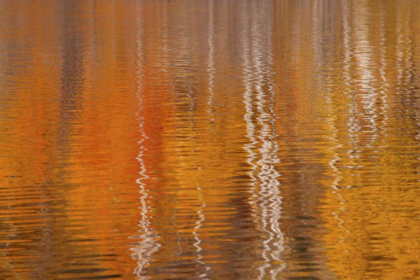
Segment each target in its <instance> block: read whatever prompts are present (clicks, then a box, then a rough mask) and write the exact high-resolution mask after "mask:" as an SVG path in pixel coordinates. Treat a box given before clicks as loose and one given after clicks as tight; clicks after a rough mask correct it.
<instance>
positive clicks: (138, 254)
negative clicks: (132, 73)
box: [130, 8, 161, 279]
mask: <svg viewBox="0 0 420 280" xmlns="http://www.w3.org/2000/svg"><path fill="white" fill-rule="evenodd" d="M137 14H141V13H140V8H138V12H137ZM137 26H138V34H137V38H136V41H137V91H136V97H137V99H138V103H139V110H138V112H137V121H138V124H139V133H140V135H141V137H140V140H139V142H138V144H139V154H138V156H137V158H136V159H137V160H138V162H139V164H140V172H139V175H140V177H139V178H138V179H137V181H136V183H137V184H138V185H139V187H140V195H141V197H140V207H139V209H140V210H141V220H140V221H139V227H140V233H141V234H140V235H136V236H131V237H130V238H132V239H140V242H139V246H137V247H134V248H131V250H132V251H133V253H132V254H131V256H132V258H133V259H134V260H137V267H136V268H135V269H134V272H133V274H134V275H136V276H139V277H141V279H148V277H147V276H142V274H143V270H144V269H145V268H146V267H147V266H148V265H149V261H150V258H151V256H152V254H153V253H155V252H156V251H157V250H158V249H159V248H160V246H161V245H160V244H159V243H157V242H156V238H157V234H156V233H155V232H154V231H153V229H152V228H151V221H150V219H151V214H150V213H149V206H148V205H147V203H148V199H149V192H148V190H147V189H146V184H145V183H144V180H146V179H147V178H148V176H147V174H146V173H147V168H146V165H145V162H144V152H145V151H146V150H147V149H146V147H145V145H144V141H145V140H146V139H147V135H146V133H145V130H144V120H143V116H142V109H143V102H142V79H143V74H142V44H141V35H142V28H141V24H140V19H138V18H137Z"/></svg>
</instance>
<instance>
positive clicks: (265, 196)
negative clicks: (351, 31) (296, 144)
mask: <svg viewBox="0 0 420 280" xmlns="http://www.w3.org/2000/svg"><path fill="white" fill-rule="evenodd" d="M252 10H253V11H259V9H252ZM247 18H255V19H257V20H254V21H253V22H252V23H251V27H250V32H251V34H247V35H250V36H247V37H248V38H251V39H252V44H251V46H250V44H249V43H248V42H247V40H246V39H244V54H243V56H244V69H245V71H244V72H245V73H244V75H245V93H244V103H245V109H246V114H245V116H244V119H245V121H246V123H247V137H248V139H249V141H250V143H248V144H247V145H245V150H246V151H247V152H248V154H249V156H248V163H249V164H250V165H251V166H252V170H251V171H250V174H249V175H250V177H251V178H252V190H251V192H252V198H251V200H252V201H251V202H250V203H251V205H252V206H253V207H254V211H255V213H254V215H255V218H256V222H257V223H258V224H259V227H260V228H261V230H262V231H263V232H264V233H265V236H267V237H266V239H265V240H264V241H263V248H264V249H263V252H262V258H263V260H264V263H263V264H262V265H261V266H260V267H259V268H258V270H259V277H258V279H264V278H265V277H266V275H267V274H269V275H270V276H271V279H277V275H278V274H279V273H280V272H281V271H282V270H284V268H285V266H286V265H285V263H283V261H282V259H281V254H282V252H283V251H284V236H283V233H282V231H281V229H280V222H279V221H280V217H281V209H282V208H281V204H282V196H281V192H280V189H279V186H280V182H279V181H278V178H279V177H280V176H281V175H280V173H279V172H278V171H277V170H276V168H275V165H276V164H277V163H279V162H280V159H279V158H278V156H277V154H278V150H279V147H278V143H277V142H276V141H275V139H274V138H275V137H276V136H277V134H276V130H275V119H276V116H275V113H274V92H273V90H272V88H271V87H270V85H269V84H270V82H269V81H270V72H269V69H267V66H270V65H271V60H272V54H271V40H270V34H271V33H272V31H271V24H270V23H268V24H267V23H263V22H260V21H261V20H263V15H262V14H259V13H258V12H257V14H256V15H251V16H250V17H247ZM267 19H268V20H269V17H264V20H267ZM245 25H246V24H245ZM265 26H268V28H267V29H265ZM246 29H248V28H246ZM263 41H265V42H263ZM265 49H268V50H269V51H268V52H267V53H264V52H263V51H264V50H265ZM263 57H266V58H267V61H263ZM267 84H268V86H267ZM264 88H266V89H264ZM254 100H255V101H254ZM254 103H255V104H254ZM254 119H256V120H254ZM257 147H259V148H258V149H257V150H256V148H257ZM255 161H256V162H255Z"/></svg>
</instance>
